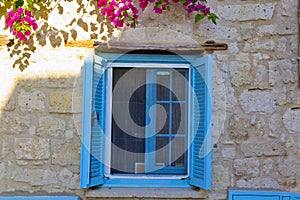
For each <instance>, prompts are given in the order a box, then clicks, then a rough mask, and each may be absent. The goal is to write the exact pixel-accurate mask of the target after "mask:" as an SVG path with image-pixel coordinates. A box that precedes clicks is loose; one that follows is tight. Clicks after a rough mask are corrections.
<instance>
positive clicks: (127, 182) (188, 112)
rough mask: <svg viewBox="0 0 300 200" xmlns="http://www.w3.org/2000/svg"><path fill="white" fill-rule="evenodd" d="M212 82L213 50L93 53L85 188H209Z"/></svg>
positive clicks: (88, 70)
mask: <svg viewBox="0 0 300 200" xmlns="http://www.w3.org/2000/svg"><path fill="white" fill-rule="evenodd" d="M210 88H211V56H206V57H203V58H198V57H195V56H178V55H151V54H150V55H149V54H125V55H116V54H102V55H101V57H100V56H98V55H92V56H91V57H90V58H88V59H87V60H86V62H85V67H84V99H83V133H82V154H81V187H83V188H87V187H92V186H97V185H103V186H104V187H105V186H108V187H113V186H118V187H122V186H123V187H130V186H132V187H191V186H196V187H201V188H204V189H210V185H211V183H210V182H211V178H210V174H211V166H210V165H211V152H210V151H211V134H210V119H211V96H210Z"/></svg>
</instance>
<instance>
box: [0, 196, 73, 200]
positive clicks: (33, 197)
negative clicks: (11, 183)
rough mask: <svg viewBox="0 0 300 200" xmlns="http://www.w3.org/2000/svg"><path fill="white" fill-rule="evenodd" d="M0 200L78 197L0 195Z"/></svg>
mask: <svg viewBox="0 0 300 200" xmlns="http://www.w3.org/2000/svg"><path fill="white" fill-rule="evenodd" d="M0 200H79V198H78V197H75V196H13V197H4V196H3V197H2V196H0Z"/></svg>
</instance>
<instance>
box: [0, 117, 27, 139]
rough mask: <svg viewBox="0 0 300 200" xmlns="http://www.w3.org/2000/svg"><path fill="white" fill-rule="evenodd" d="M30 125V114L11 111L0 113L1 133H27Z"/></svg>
mask: <svg viewBox="0 0 300 200" xmlns="http://www.w3.org/2000/svg"><path fill="white" fill-rule="evenodd" d="M29 126H30V116H29V115H18V114H14V113H9V112H3V113H2V114H0V133H1V134H9V135H15V134H20V133H25V132H27V131H28V128H29Z"/></svg>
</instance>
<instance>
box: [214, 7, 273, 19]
mask: <svg viewBox="0 0 300 200" xmlns="http://www.w3.org/2000/svg"><path fill="white" fill-rule="evenodd" d="M275 6H276V4H275V3H266V4H243V5H226V6H218V7H217V8H218V11H217V13H218V15H219V17H220V18H221V19H224V20H230V21H248V20H259V19H263V20H270V19H272V17H273V14H274V10H275Z"/></svg>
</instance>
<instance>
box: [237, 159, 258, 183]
mask: <svg viewBox="0 0 300 200" xmlns="http://www.w3.org/2000/svg"><path fill="white" fill-rule="evenodd" d="M259 167H260V163H259V160H258V159H256V158H242V159H235V160H234V161H233V169H234V174H235V175H237V176H242V177H245V178H254V177H258V176H259Z"/></svg>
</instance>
